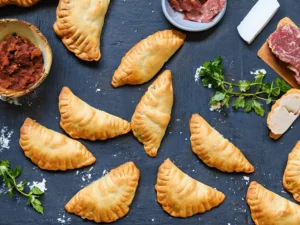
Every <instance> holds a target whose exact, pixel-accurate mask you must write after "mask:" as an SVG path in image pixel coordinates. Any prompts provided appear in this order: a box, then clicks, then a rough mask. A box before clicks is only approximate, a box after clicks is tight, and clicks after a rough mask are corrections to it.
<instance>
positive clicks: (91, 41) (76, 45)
mask: <svg viewBox="0 0 300 225" xmlns="http://www.w3.org/2000/svg"><path fill="white" fill-rule="evenodd" d="M109 3H110V0H101V1H99V0H80V1H79V0H60V1H59V5H58V7H57V10H56V22H55V23H54V25H53V28H54V31H55V33H56V34H57V35H58V36H59V37H60V38H61V39H62V41H63V43H64V44H65V46H66V47H67V48H68V49H69V50H70V51H71V52H74V53H75V55H76V56H77V57H78V58H80V59H83V60H86V61H93V60H95V61H98V60H99V59H100V58H101V53H100V37H101V33H102V28H103V25H104V18H105V15H106V12H107V9H108V6H109Z"/></svg>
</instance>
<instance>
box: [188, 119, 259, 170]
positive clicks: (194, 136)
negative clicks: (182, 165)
mask: <svg viewBox="0 0 300 225" xmlns="http://www.w3.org/2000/svg"><path fill="white" fill-rule="evenodd" d="M190 131H191V145H192V150H193V152H194V153H195V154H196V155H197V156H198V157H199V158H200V159H201V160H202V161H203V162H204V163H205V164H206V165H208V166H209V167H215V168H217V169H219V170H221V171H223V172H244V173H252V172H254V167H253V166H252V165H251V164H250V163H249V161H248V160H247V159H246V158H245V156H244V155H243V153H242V152H241V151H240V150H239V149H238V148H237V147H235V146H234V145H233V144H232V143H231V142H229V141H228V140H227V139H225V138H224V137H223V136H222V135H221V134H220V133H219V132H218V131H216V130H215V129H214V128H212V127H211V126H210V125H209V124H208V123H207V122H206V121H205V120H204V119H203V118H202V117H201V116H200V115H198V114H194V115H192V117H191V119H190Z"/></svg>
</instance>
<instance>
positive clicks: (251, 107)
mask: <svg viewBox="0 0 300 225" xmlns="http://www.w3.org/2000/svg"><path fill="white" fill-rule="evenodd" d="M198 73H199V75H200V77H201V81H202V85H203V86H204V87H209V88H213V89H215V91H216V92H215V94H214V95H213V96H212V97H211V99H210V101H209V105H216V104H221V105H222V106H225V107H229V105H230V100H231V99H233V101H232V106H233V107H234V108H235V109H239V108H244V112H246V113H248V112H251V111H254V112H255V113H256V114H258V115H260V116H264V113H265V111H264V108H263V105H262V104H261V103H260V102H259V101H261V102H262V103H266V104H270V103H271V102H273V101H275V100H277V99H278V97H279V96H280V95H281V94H282V93H285V92H286V91H288V90H289V89H290V87H289V86H288V84H287V83H286V82H285V81H284V80H281V79H280V78H277V79H276V80H274V81H272V82H271V83H266V82H264V78H265V74H264V73H263V72H259V73H258V74H256V75H255V77H254V81H252V82H251V81H248V80H240V81H238V82H237V83H233V82H229V81H226V80H225V77H224V74H223V65H222V58H221V57H219V56H218V57H216V58H215V59H214V60H213V61H211V62H205V63H204V64H203V65H202V67H201V69H200V70H199V72H198ZM248 99H250V100H248Z"/></svg>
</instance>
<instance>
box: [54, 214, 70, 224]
mask: <svg viewBox="0 0 300 225" xmlns="http://www.w3.org/2000/svg"><path fill="white" fill-rule="evenodd" d="M59 216H61V215H60V214H59ZM57 222H58V223H61V224H64V223H67V222H71V218H70V217H68V218H67V217H66V215H65V214H63V215H62V216H61V217H60V218H57Z"/></svg>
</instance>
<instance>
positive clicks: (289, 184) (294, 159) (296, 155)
mask: <svg viewBox="0 0 300 225" xmlns="http://www.w3.org/2000/svg"><path fill="white" fill-rule="evenodd" d="M299 172H300V141H298V142H297V144H296V146H295V147H294V149H293V151H292V152H291V153H290V154H289V158H288V162H287V165H286V168H285V171H284V175H283V186H284V187H285V189H286V190H288V191H289V192H291V193H292V194H293V196H294V199H295V200H296V201H298V202H300V173H299Z"/></svg>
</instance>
